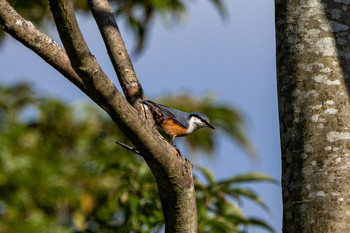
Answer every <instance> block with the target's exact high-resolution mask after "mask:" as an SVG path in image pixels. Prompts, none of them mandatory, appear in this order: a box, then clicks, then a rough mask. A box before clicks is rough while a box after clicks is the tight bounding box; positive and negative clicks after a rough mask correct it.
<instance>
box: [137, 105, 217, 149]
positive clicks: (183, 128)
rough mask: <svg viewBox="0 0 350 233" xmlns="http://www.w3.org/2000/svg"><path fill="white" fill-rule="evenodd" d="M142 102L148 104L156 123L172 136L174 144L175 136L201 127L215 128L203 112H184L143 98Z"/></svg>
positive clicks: (183, 134)
mask: <svg viewBox="0 0 350 233" xmlns="http://www.w3.org/2000/svg"><path fill="white" fill-rule="evenodd" d="M140 102H141V103H143V104H145V105H147V107H148V108H149V110H150V111H151V113H152V115H153V117H154V120H155V122H156V124H157V125H158V126H159V127H160V128H161V129H162V131H164V133H166V134H168V135H169V136H170V139H171V145H173V143H174V139H175V137H182V136H186V135H188V134H191V133H193V132H194V131H196V130H197V129H200V128H205V127H209V128H211V129H215V128H214V126H212V125H211V124H210V120H209V118H208V117H207V116H206V115H204V114H203V113H200V112H191V113H188V112H183V111H180V110H177V109H173V108H169V107H167V106H164V105H161V104H157V103H154V102H153V101H150V100H141V101H140Z"/></svg>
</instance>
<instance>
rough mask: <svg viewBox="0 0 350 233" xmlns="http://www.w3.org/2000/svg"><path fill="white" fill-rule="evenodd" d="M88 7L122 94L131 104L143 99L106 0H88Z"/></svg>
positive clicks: (140, 88)
mask: <svg viewBox="0 0 350 233" xmlns="http://www.w3.org/2000/svg"><path fill="white" fill-rule="evenodd" d="M88 3H89V6H90V9H91V11H92V14H93V16H94V17H95V20H96V23H97V25H98V27H99V29H100V32H101V34H102V37H103V39H104V42H105V45H106V48H107V51H108V55H109V57H110V59H111V62H112V64H113V67H114V70H115V72H116V74H117V76H118V79H119V82H120V85H121V86H122V88H123V91H124V94H125V96H126V98H127V100H128V101H129V103H131V104H132V105H134V106H135V105H136V103H137V100H138V99H144V98H145V96H144V93H143V90H142V87H141V85H140V82H139V80H138V79H137V76H136V73H135V70H134V67H133V65H132V63H131V61H130V57H129V54H128V51H127V50H126V47H125V44H124V41H123V38H122V36H121V34H120V31H119V28H118V25H117V23H116V21H115V18H114V14H113V11H112V9H111V7H110V5H109V3H108V1H107V0H88Z"/></svg>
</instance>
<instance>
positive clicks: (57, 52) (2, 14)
mask: <svg viewBox="0 0 350 233" xmlns="http://www.w3.org/2000/svg"><path fill="white" fill-rule="evenodd" d="M0 24H1V25H2V28H3V29H4V31H5V32H7V33H9V34H10V35H11V36H13V37H14V38H15V39H16V40H18V41H19V42H21V43H22V44H23V45H24V46H26V47H27V48H29V49H31V50H32V51H33V52H35V53H36V54H38V55H39V56H40V57H41V58H42V59H43V60H44V61H46V62H47V63H49V64H50V65H51V66H52V67H54V68H55V69H56V70H57V71H59V72H60V73H61V74H62V75H63V76H64V77H66V78H67V79H68V80H69V81H71V82H72V83H74V84H75V85H76V86H77V87H79V88H80V89H81V90H82V91H84V90H85V86H84V84H83V82H82V80H81V79H80V77H79V76H78V75H77V73H76V72H75V71H74V70H73V68H72V66H71V64H70V61H69V58H68V56H67V54H66V52H65V51H64V49H62V48H61V47H60V46H59V45H58V44H57V43H56V42H55V41H54V40H53V39H51V38H49V37H48V36H47V35H45V34H44V33H42V32H40V31H39V30H38V29H37V28H36V27H35V26H34V25H33V24H32V23H31V22H30V21H27V20H25V19H23V18H22V16H20V15H19V14H18V13H17V12H16V11H15V9H13V8H12V6H11V5H10V4H9V3H8V2H7V1H5V0H0Z"/></svg>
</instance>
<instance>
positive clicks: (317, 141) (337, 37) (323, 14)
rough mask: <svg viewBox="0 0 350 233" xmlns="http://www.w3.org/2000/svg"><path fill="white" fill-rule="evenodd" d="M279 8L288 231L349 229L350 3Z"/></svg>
mask: <svg viewBox="0 0 350 233" xmlns="http://www.w3.org/2000/svg"><path fill="white" fill-rule="evenodd" d="M275 6H276V34H277V35H276V42H277V83H278V99H279V100H278V105H279V116H280V134H281V150H282V191H283V232H293V233H294V232H298V233H300V232H317V233H322V232H339V233H344V232H350V211H349V210H350V192H349V190H350V110H349V94H348V90H347V88H346V84H345V83H346V82H348V81H347V80H348V74H349V71H350V70H349V67H350V66H349V64H350V63H349V61H348V59H349V58H350V53H349V48H350V46H349V42H350V37H349V35H350V30H349V26H348V25H349V22H350V21H349V9H350V8H349V7H350V5H349V3H348V1H337V0H334V1H321V0H299V1H298V0H276V5H275Z"/></svg>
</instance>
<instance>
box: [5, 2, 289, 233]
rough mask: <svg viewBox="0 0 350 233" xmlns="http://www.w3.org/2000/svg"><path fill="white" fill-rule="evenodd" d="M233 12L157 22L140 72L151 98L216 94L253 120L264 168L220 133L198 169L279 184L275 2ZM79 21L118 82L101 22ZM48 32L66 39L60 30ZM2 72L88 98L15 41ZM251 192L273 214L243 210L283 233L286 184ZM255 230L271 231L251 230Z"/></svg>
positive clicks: (195, 6)
mask: <svg viewBox="0 0 350 233" xmlns="http://www.w3.org/2000/svg"><path fill="white" fill-rule="evenodd" d="M226 7H227V11H228V13H229V17H228V19H227V20H224V21H223V20H222V19H221V18H220V16H219V14H218V12H217V10H216V9H215V8H214V7H213V6H212V4H210V3H209V1H193V2H191V3H190V4H189V11H188V14H187V15H186V18H185V20H184V21H183V22H182V23H180V24H177V25H175V26H174V25H173V26H171V27H166V26H165V25H164V23H162V22H161V20H159V19H157V20H156V21H155V22H154V25H153V26H152V30H151V34H150V37H149V40H148V43H147V46H146V49H145V50H144V52H143V53H142V54H141V56H139V57H138V58H137V59H136V58H133V59H132V60H133V63H134V68H135V70H136V73H137V75H138V77H139V79H140V82H141V84H142V86H143V89H144V91H145V93H146V95H147V97H148V98H150V99H152V98H153V99H154V98H156V97H158V96H161V95H164V94H171V93H178V92H190V93H192V94H193V95H195V96H198V97H200V96H202V95H204V94H206V93H208V92H209V93H214V94H215V96H216V97H217V101H218V102H220V103H224V104H230V105H233V106H235V107H236V108H237V109H239V110H240V111H241V112H242V114H243V115H244V116H245V117H246V121H247V126H248V131H249V137H250V139H251V141H252V143H253V144H254V145H255V147H256V149H257V151H258V154H259V161H258V162H257V163H252V161H251V160H250V159H249V156H248V155H247V154H246V153H245V152H244V151H243V150H242V149H241V148H240V147H239V146H237V145H236V144H235V143H232V141H229V140H228V139H227V138H225V137H224V136H221V135H220V133H219V134H218V143H219V146H218V157H216V158H215V159H208V158H204V157H203V156H202V157H201V156H197V157H196V158H194V159H192V162H193V163H194V164H196V165H203V166H206V167H209V168H210V169H211V170H213V171H214V173H215V175H216V177H217V178H225V177H229V176H232V175H235V174H239V173H243V172H249V171H261V172H264V173H267V174H268V175H270V176H272V177H274V178H276V179H277V180H280V177H281V162H280V161H281V156H280V144H279V130H278V111H277V90H276V86H277V85H276V75H275V37H274V2H273V1H272V0H259V1H258V0H245V1H226ZM78 21H79V24H80V27H81V30H82V32H83V34H84V35H85V36H86V41H87V43H88V45H89V46H90V49H91V51H92V53H93V54H94V55H95V56H96V57H97V59H98V61H99V63H100V64H101V66H102V67H103V69H104V71H105V72H106V73H107V75H108V76H109V77H110V78H111V79H112V80H113V81H114V82H115V83H116V84H118V83H117V78H116V76H115V73H114V70H113V67H112V65H111V64H110V62H109V58H108V56H107V53H106V50H105V47H104V45H103V42H102V39H101V38H100V34H99V32H98V29H97V27H96V25H95V23H94V22H93V20H92V19H91V18H89V17H86V16H82V15H80V16H79V18H78ZM120 28H121V31H122V35H123V37H124V40H125V43H126V45H127V47H128V48H129V51H132V48H133V46H134V43H133V34H132V33H131V31H129V30H126V29H125V27H124V26H123V24H122V23H121V24H120ZM49 33H50V35H51V37H53V38H54V39H55V40H56V41H59V39H58V36H57V34H56V33H55V32H54V30H51V31H50V32H49ZM59 43H60V42H59ZM0 67H1V69H0V81H1V83H3V82H5V83H13V82H17V81H23V80H25V81H30V82H32V83H33V85H34V87H35V89H36V90H38V91H40V92H41V93H44V94H49V95H52V96H55V97H58V98H61V99H64V100H67V101H80V100H88V99H87V97H85V96H84V94H82V93H81V92H80V91H79V90H78V89H77V88H76V87H75V86H74V85H72V84H71V83H69V82H68V81H67V80H66V79H64V78H63V77H62V76H61V75H60V74H59V73H58V72H56V71H55V70H54V69H53V68H51V67H50V66H49V65H47V64H46V63H45V62H44V61H42V60H41V59H40V58H39V57H38V56H36V55H35V54H34V53H33V52H31V51H30V50H28V49H26V48H25V47H24V46H22V45H21V44H19V43H18V42H16V41H15V40H14V39H12V38H10V37H7V38H6V40H5V43H3V44H2V45H1V46H0ZM170 82H171V83H172V85H171V86H170V85H169V83H170ZM117 87H118V85H117ZM176 140H180V141H181V139H176ZM249 187H252V188H253V189H254V190H255V191H257V192H258V193H259V194H260V195H261V197H262V199H263V200H264V201H265V202H266V203H267V205H268V206H269V208H270V211H269V212H265V211H264V210H262V209H261V208H260V207H259V206H257V205H255V204H252V203H250V202H249V201H244V202H243V210H244V212H245V213H246V214H247V215H248V216H255V217H259V218H263V219H265V220H266V221H267V222H269V223H270V224H271V225H272V226H273V227H274V228H275V230H276V232H281V228H282V227H281V225H282V224H281V222H282V199H281V188H280V186H279V185H274V184H267V183H265V184H254V185H249ZM249 232H253V233H260V232H266V231H265V230H261V229H259V228H252V229H250V230H249Z"/></svg>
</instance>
